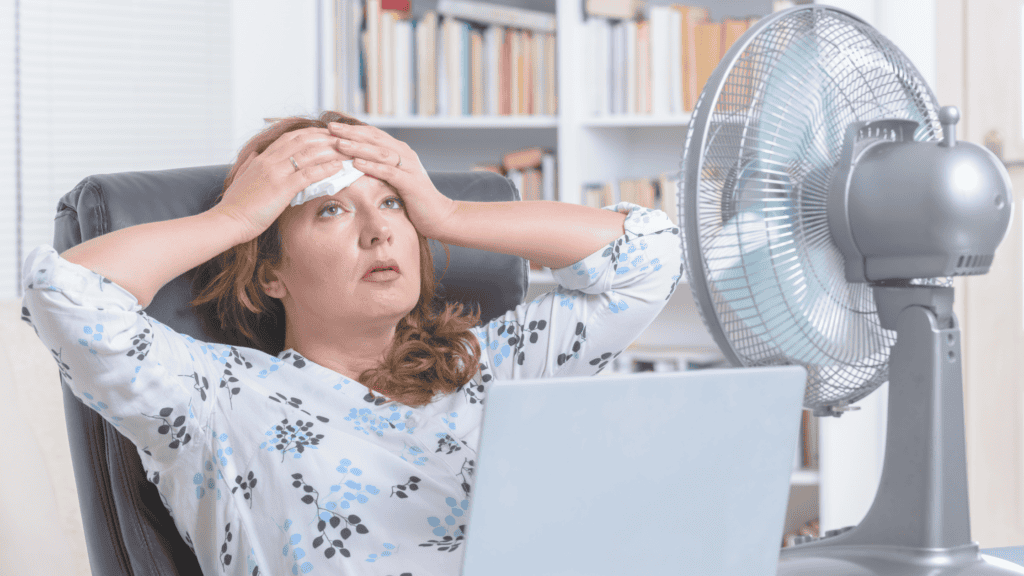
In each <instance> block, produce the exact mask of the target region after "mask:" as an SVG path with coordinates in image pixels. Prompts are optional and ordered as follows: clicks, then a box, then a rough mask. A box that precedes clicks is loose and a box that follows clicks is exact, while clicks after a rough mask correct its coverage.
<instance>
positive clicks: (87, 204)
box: [53, 165, 529, 576]
mask: <svg viewBox="0 0 1024 576" xmlns="http://www.w3.org/2000/svg"><path fill="white" fill-rule="evenodd" d="M228 169H229V166H227V165H220V166H201V167H195V168H181V169H174V170H161V171H152V172H124V173H120V174H100V175H95V176H89V177H88V178H86V179H84V180H82V181H81V182H80V183H79V184H78V185H77V186H75V188H74V189H73V190H72V191H71V192H68V193H67V194H65V195H64V197H63V198H61V200H60V202H59V204H58V206H57V216H56V231H55V233H54V241H53V246H54V248H55V249H56V250H57V252H58V253H62V252H64V251H65V250H67V249H68V248H70V247H72V246H74V245H76V244H79V243H81V242H83V241H85V240H89V239H91V238H95V237H96V236H101V235H103V234H106V233H108V232H112V231H114V230H118V229H121V228H127V227H130V226H134V225H137V224H144V223H147V222H156V221H162V220H172V219H175V218H181V217H184V216H190V215H193V214H199V213H201V212H203V211H205V210H207V209H209V208H210V207H212V206H213V204H214V202H215V200H216V197H217V195H218V194H219V193H220V191H221V189H222V187H223V184H224V179H225V177H226V176H227V173H228ZM429 175H430V178H431V180H432V181H433V182H434V185H435V186H436V187H437V189H438V190H440V191H441V192H442V193H443V194H445V195H446V196H448V197H449V198H454V199H456V200H471V201H490V202H493V201H509V200H520V195H519V192H518V191H517V190H516V189H515V186H513V185H512V182H511V181H510V180H509V179H507V178H505V177H503V176H501V175H499V174H495V173H493V172H431V173H430V174H429ZM503 225H507V223H503ZM431 248H432V250H433V255H434V269H435V274H436V277H437V278H439V280H440V283H441V285H442V286H443V289H442V288H441V287H439V293H441V294H444V295H445V298H446V299H447V300H449V301H458V302H463V303H467V304H471V305H473V304H479V306H480V318H481V321H487V320H488V319H490V318H494V317H496V316H499V315H502V314H504V313H505V312H506V311H508V310H511V309H513V308H515V307H516V306H517V305H519V304H520V303H521V302H522V301H523V299H524V297H525V295H526V291H527V288H528V285H529V267H528V263H527V262H526V261H525V260H524V259H522V258H519V257H513V256H508V255H505V254H495V253H492V252H484V251H480V250H469V249H466V248H461V247H458V246H450V247H449V249H450V252H451V263H450V264H449V266H448V270H447V272H446V273H445V274H444V276H443V278H442V276H441V273H442V271H444V266H445V254H444V249H443V248H442V247H441V246H440V244H439V243H437V242H436V241H431ZM192 298H193V295H192V291H191V285H190V283H189V282H188V280H187V279H186V277H185V275H182V276H179V277H178V278H175V279H174V280H172V281H170V282H169V283H168V284H167V285H165V286H164V287H163V288H162V289H161V290H160V291H159V292H157V294H156V296H155V297H154V298H153V301H152V302H151V303H150V305H149V306H148V307H147V308H146V309H145V312H146V314H149V315H150V316H152V317H153V318H156V319H157V320H159V321H160V322H163V323H164V324H166V325H168V326H170V327H171V328H173V329H174V330H176V331H177V332H180V333H183V334H188V335H190V336H192V337H193V338H196V339H199V340H204V341H207V342H209V341H213V339H212V338H209V337H207V335H206V334H205V333H204V331H203V330H202V328H201V324H200V322H199V319H198V317H197V316H196V315H195V314H193V312H192V310H191V308H190V307H189V306H188V302H189V301H191V299H192ZM62 387H63V389H64V412H65V415H66V417H67V426H68V439H69V441H70V444H71V460H72V463H73V465H74V469H75V483H76V485H77V486H78V501H79V503H80V504H81V507H82V521H83V523H84V525H85V526H84V527H85V539H86V544H87V546H88V549H89V563H90V564H91V566H92V571H93V574H95V575H96V576H121V575H132V576H140V575H150V574H152V575H157V574H159V575H175V576H177V575H181V576H196V575H198V574H201V571H200V568H199V563H198V562H197V561H196V558H195V556H194V555H193V554H192V551H191V549H189V547H188V546H187V545H186V544H185V542H184V541H183V540H182V539H181V537H179V536H178V532H177V530H176V529H175V527H174V521H173V520H172V519H171V517H170V515H169V514H168V513H167V510H166V509H165V508H164V507H163V504H162V502H161V500H160V495H159V493H158V492H157V490H156V486H154V485H153V484H152V483H150V482H149V480H148V479H147V478H146V476H145V472H144V470H143V468H142V462H141V460H140V459H139V456H138V453H137V452H136V448H135V446H134V445H132V444H131V442H129V441H128V439H126V438H125V437H124V436H122V435H121V434H120V433H118V432H117V431H116V429H115V428H114V427H113V426H111V425H110V424H108V423H107V422H106V421H105V420H103V419H102V418H100V416H99V414H97V413H96V412H94V411H93V410H92V409H90V408H89V407H87V406H86V405H85V404H83V403H82V402H81V401H80V400H79V399H78V398H76V397H75V396H74V395H73V394H71V391H70V390H69V389H68V387H67V386H66V385H63V384H62Z"/></svg>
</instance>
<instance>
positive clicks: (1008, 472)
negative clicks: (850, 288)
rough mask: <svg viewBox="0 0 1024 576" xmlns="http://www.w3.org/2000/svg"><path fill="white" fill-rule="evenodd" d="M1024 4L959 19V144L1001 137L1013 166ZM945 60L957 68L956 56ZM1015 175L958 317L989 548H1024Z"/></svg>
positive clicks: (979, 537) (973, 466)
mask: <svg viewBox="0 0 1024 576" xmlns="http://www.w3.org/2000/svg"><path fill="white" fill-rule="evenodd" d="M949 4H954V6H951V8H953V11H951V13H950V12H943V11H940V13H944V14H948V15H949V16H950V17H951V18H956V17H957V13H956V12H955V9H956V6H955V4H956V3H952V2H950V3H949ZM1021 4H1022V3H1021V1H1020V0H970V1H969V2H963V3H962V4H961V5H962V7H963V11H962V12H961V13H960V18H961V20H962V22H963V25H962V30H963V32H962V36H961V39H962V44H963V60H962V62H963V72H962V76H963V92H962V98H963V105H962V108H961V112H962V115H963V118H964V120H963V121H962V125H961V127H960V128H959V130H958V131H959V133H960V135H961V138H962V139H965V140H968V141H970V142H974V143H978V144H981V143H983V142H984V139H985V136H986V134H988V133H989V132H990V131H992V130H997V131H998V132H1000V134H1001V135H1002V140H1003V144H1004V158H1007V159H1010V160H1016V159H1024V139H1022V138H1021ZM940 20H942V19H940ZM940 25H941V24H940ZM947 25H948V23H947ZM952 33H954V34H955V30H954V31H952ZM956 41H957V40H956V39H955V37H954V38H953V40H952V41H951V43H950V44H947V45H946V46H945V47H944V49H946V50H947V52H949V51H951V50H952V48H951V46H952V45H953V43H955V42H956ZM939 46H942V43H939ZM947 56H949V57H951V58H952V62H951V63H953V64H954V65H955V64H956V56H955V54H952V55H950V54H947ZM943 86H946V87H948V86H949V85H948V84H943ZM1010 174H1011V179H1012V182H1013V187H1014V203H1015V204H1016V205H1015V206H1014V215H1013V220H1012V221H1011V226H1010V230H1009V233H1008V235H1007V236H1006V238H1005V240H1004V241H1003V243H1002V244H1001V245H1000V246H999V249H998V250H997V251H996V257H995V261H994V262H993V263H992V269H991V271H990V272H989V273H988V274H986V275H984V276H972V277H968V278H965V279H961V280H960V283H961V284H960V285H962V286H963V290H959V289H958V292H957V299H958V300H960V301H962V302H963V306H964V312H963V314H962V315H960V318H961V331H962V333H963V340H962V342H963V356H964V358H963V360H964V408H965V426H966V436H967V438H966V440H967V477H968V485H969V498H970V506H971V537H972V539H974V540H975V541H977V542H978V543H979V544H980V545H981V546H982V547H983V548H990V547H999V546H1018V545H1020V544H1022V543H1024V498H1022V493H1021V484H1022V480H1024V458H1022V453H1024V450H1022V447H1024V430H1022V428H1021V416H1022V414H1024V405H1022V400H1024V398H1022V394H1021V383H1022V382H1024V379H1022V376H1024V365H1022V364H1021V358H1024V334H1022V332H1024V328H1022V326H1024V318H1022V315H1024V305H1022V297H1024V294H1022V279H1021V275H1022V271H1024V270H1022V264H1021V259H1022V257H1024V250H1022V246H1021V242H1022V235H1021V232H1022V230H1021V211H1022V208H1021V203H1022V201H1024V170H1012V171H1011V173H1010ZM958 314H959V312H958Z"/></svg>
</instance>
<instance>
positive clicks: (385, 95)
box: [377, 10, 395, 116]
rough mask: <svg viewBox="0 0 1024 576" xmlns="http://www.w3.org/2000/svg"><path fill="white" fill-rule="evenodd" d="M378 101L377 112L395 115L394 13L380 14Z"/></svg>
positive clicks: (388, 11)
mask: <svg viewBox="0 0 1024 576" xmlns="http://www.w3.org/2000/svg"><path fill="white" fill-rule="evenodd" d="M380 72H381V82H380V101H379V102H378V103H377V106H378V110H379V112H380V113H381V114H383V115H385V116H394V115H395V13H394V12H392V11H391V10H381V13H380Z"/></svg>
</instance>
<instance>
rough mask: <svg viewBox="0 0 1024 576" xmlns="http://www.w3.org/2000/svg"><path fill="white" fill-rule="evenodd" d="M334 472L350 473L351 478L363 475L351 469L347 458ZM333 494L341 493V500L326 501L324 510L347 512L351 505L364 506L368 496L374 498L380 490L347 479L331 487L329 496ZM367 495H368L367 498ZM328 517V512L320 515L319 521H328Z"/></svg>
mask: <svg viewBox="0 0 1024 576" xmlns="http://www.w3.org/2000/svg"><path fill="white" fill-rule="evenodd" d="M336 470H337V471H338V472H341V473H342V474H349V473H351V474H352V475H353V476H356V477H358V476H362V474H363V471H362V470H360V469H359V468H355V467H352V461H351V460H349V459H348V458H345V459H343V460H342V461H341V463H340V464H339V465H338V467H337V468H336ZM345 488H348V490H345ZM363 491H365V492H366V494H364V493H363ZM335 492H341V499H340V500H337V501H332V500H328V501H327V504H325V505H324V508H326V509H327V510H331V511H333V510H334V509H335V508H341V509H342V510H348V509H349V508H351V507H352V505H353V503H358V504H366V503H367V502H369V501H370V496H376V495H378V494H380V489H379V488H377V487H376V486H373V485H371V484H365V485H364V484H362V483H360V482H356V481H355V480H352V479H349V480H345V481H344V482H343V483H340V484H335V485H333V486H331V491H330V494H334V493H335ZM367 494H369V496H368V495H367ZM330 517H331V514H330V512H321V513H320V519H321V520H324V521H325V522H328V521H330V519H331V518H330Z"/></svg>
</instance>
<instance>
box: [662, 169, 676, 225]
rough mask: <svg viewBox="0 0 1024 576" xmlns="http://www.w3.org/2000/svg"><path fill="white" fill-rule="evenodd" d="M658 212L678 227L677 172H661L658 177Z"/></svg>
mask: <svg viewBox="0 0 1024 576" xmlns="http://www.w3.org/2000/svg"><path fill="white" fill-rule="evenodd" d="M658 191H659V197H660V201H661V207H660V210H661V211H662V212H664V213H665V214H667V215H668V219H669V220H671V221H672V223H673V224H675V225H676V226H679V206H678V204H677V202H678V198H679V178H678V173H677V172H662V173H661V174H660V175H659V176H658Z"/></svg>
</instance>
